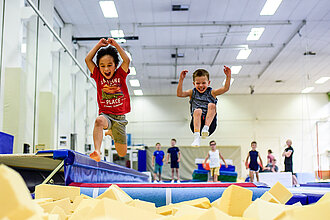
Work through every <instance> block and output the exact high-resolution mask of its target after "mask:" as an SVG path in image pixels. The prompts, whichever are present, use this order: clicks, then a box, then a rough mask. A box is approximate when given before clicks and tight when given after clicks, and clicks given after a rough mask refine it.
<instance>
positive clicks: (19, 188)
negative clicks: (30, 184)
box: [0, 164, 43, 219]
mask: <svg viewBox="0 0 330 220" xmlns="http://www.w3.org/2000/svg"><path fill="white" fill-rule="evenodd" d="M0 195H1V197H0V204H1V205H0V219H2V218H5V217H7V218H8V219H27V218H29V217H32V216H39V217H40V216H42V213H43V210H42V209H41V208H40V207H39V206H38V205H37V204H36V203H35V202H33V200H32V198H31V195H30V192H29V190H28V188H27V187H26V185H25V182H24V180H23V178H22V177H21V176H20V175H19V173H17V172H16V171H15V170H13V169H11V168H9V167H7V166H6V165H3V164H1V165H0Z"/></svg>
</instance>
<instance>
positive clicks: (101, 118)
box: [95, 116, 107, 127]
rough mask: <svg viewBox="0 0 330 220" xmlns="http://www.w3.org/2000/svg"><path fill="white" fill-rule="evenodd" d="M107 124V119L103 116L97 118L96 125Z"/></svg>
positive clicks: (103, 125)
mask: <svg viewBox="0 0 330 220" xmlns="http://www.w3.org/2000/svg"><path fill="white" fill-rule="evenodd" d="M106 125H107V120H106V119H105V118H104V117H103V116H98V117H97V118H96V119H95V126H102V127H105V126H106Z"/></svg>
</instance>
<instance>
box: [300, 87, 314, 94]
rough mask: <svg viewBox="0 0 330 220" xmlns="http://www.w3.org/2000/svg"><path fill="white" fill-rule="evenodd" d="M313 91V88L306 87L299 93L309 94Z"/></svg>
mask: <svg viewBox="0 0 330 220" xmlns="http://www.w3.org/2000/svg"><path fill="white" fill-rule="evenodd" d="M313 89H314V87H306V88H304V89H303V90H302V91H301V93H309V92H311V91H312V90H313Z"/></svg>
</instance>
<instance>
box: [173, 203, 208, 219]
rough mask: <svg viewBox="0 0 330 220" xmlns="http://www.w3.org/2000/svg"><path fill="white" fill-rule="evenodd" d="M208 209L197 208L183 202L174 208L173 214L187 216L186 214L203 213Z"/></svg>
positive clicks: (196, 214) (195, 214)
mask: <svg viewBox="0 0 330 220" xmlns="http://www.w3.org/2000/svg"><path fill="white" fill-rule="evenodd" d="M206 210H207V209H202V208H197V207H194V206H190V205H185V204H182V205H180V206H177V207H174V208H173V215H174V216H176V217H179V216H185V215H193V216H198V215H201V214H203V213H204V212H205V211H206Z"/></svg>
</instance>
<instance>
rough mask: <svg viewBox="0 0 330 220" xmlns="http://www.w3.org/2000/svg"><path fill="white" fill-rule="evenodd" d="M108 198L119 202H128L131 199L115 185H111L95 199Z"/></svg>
mask: <svg viewBox="0 0 330 220" xmlns="http://www.w3.org/2000/svg"><path fill="white" fill-rule="evenodd" d="M103 198H109V199H114V200H117V201H121V202H130V201H132V200H133V199H132V198H131V197H130V196H129V195H127V193H125V192H124V191H123V190H122V189H120V188H119V187H118V186H117V185H114V184H113V185H111V186H110V187H109V188H108V189H107V190H106V191H105V192H104V193H102V194H101V195H99V196H98V197H97V198H96V199H103Z"/></svg>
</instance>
